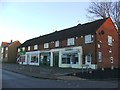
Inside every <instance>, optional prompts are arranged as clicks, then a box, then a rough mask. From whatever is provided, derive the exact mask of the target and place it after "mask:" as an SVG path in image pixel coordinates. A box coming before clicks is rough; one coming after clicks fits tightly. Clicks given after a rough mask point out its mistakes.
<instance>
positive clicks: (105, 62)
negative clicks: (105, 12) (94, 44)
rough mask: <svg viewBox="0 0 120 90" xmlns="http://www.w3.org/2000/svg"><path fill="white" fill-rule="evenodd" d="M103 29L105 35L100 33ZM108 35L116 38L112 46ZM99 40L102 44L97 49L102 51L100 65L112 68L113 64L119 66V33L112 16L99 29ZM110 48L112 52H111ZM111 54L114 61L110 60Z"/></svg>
mask: <svg viewBox="0 0 120 90" xmlns="http://www.w3.org/2000/svg"><path fill="white" fill-rule="evenodd" d="M102 30H103V31H104V34H103V35H102V34H99V33H100V32H101V31H102ZM108 35H109V36H112V39H114V41H113V42H112V46H109V45H108ZM97 41H98V44H100V46H101V47H100V49H97V50H98V52H99V51H101V52H102V62H98V67H99V68H110V67H111V66H112V65H113V66H114V67H118V34H117V30H116V28H115V27H114V25H113V23H112V21H111V19H110V18H108V19H107V20H106V22H105V23H104V24H103V25H102V26H101V27H100V28H99V29H98V30H97ZM100 41H101V42H100ZM110 48H111V49H112V53H109V50H110ZM111 56H112V57H113V63H111V60H110V57H111Z"/></svg>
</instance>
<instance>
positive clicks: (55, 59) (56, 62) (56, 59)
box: [53, 53, 59, 67]
mask: <svg viewBox="0 0 120 90" xmlns="http://www.w3.org/2000/svg"><path fill="white" fill-rule="evenodd" d="M58 65H59V53H53V66H54V67H58Z"/></svg>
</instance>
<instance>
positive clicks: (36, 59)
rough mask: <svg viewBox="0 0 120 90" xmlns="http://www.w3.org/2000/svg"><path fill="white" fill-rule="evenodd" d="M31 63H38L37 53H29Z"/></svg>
mask: <svg viewBox="0 0 120 90" xmlns="http://www.w3.org/2000/svg"><path fill="white" fill-rule="evenodd" d="M31 63H38V55H37V54H36V55H31Z"/></svg>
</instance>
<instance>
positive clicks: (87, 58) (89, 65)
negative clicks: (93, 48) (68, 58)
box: [85, 54, 92, 68]
mask: <svg viewBox="0 0 120 90" xmlns="http://www.w3.org/2000/svg"><path fill="white" fill-rule="evenodd" d="M91 61H92V60H91V54H88V55H86V56H85V65H86V67H87V68H90V67H91Z"/></svg>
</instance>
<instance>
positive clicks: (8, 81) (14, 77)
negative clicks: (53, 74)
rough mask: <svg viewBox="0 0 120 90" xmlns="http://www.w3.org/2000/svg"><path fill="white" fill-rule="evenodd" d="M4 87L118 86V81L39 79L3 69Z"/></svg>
mask: <svg viewBox="0 0 120 90" xmlns="http://www.w3.org/2000/svg"><path fill="white" fill-rule="evenodd" d="M2 88H118V81H90V80H77V81H73V80H71V81H70V80H50V79H38V78H33V77H28V76H25V75H21V74H18V73H14V72H10V71H6V70H3V71H2Z"/></svg>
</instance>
